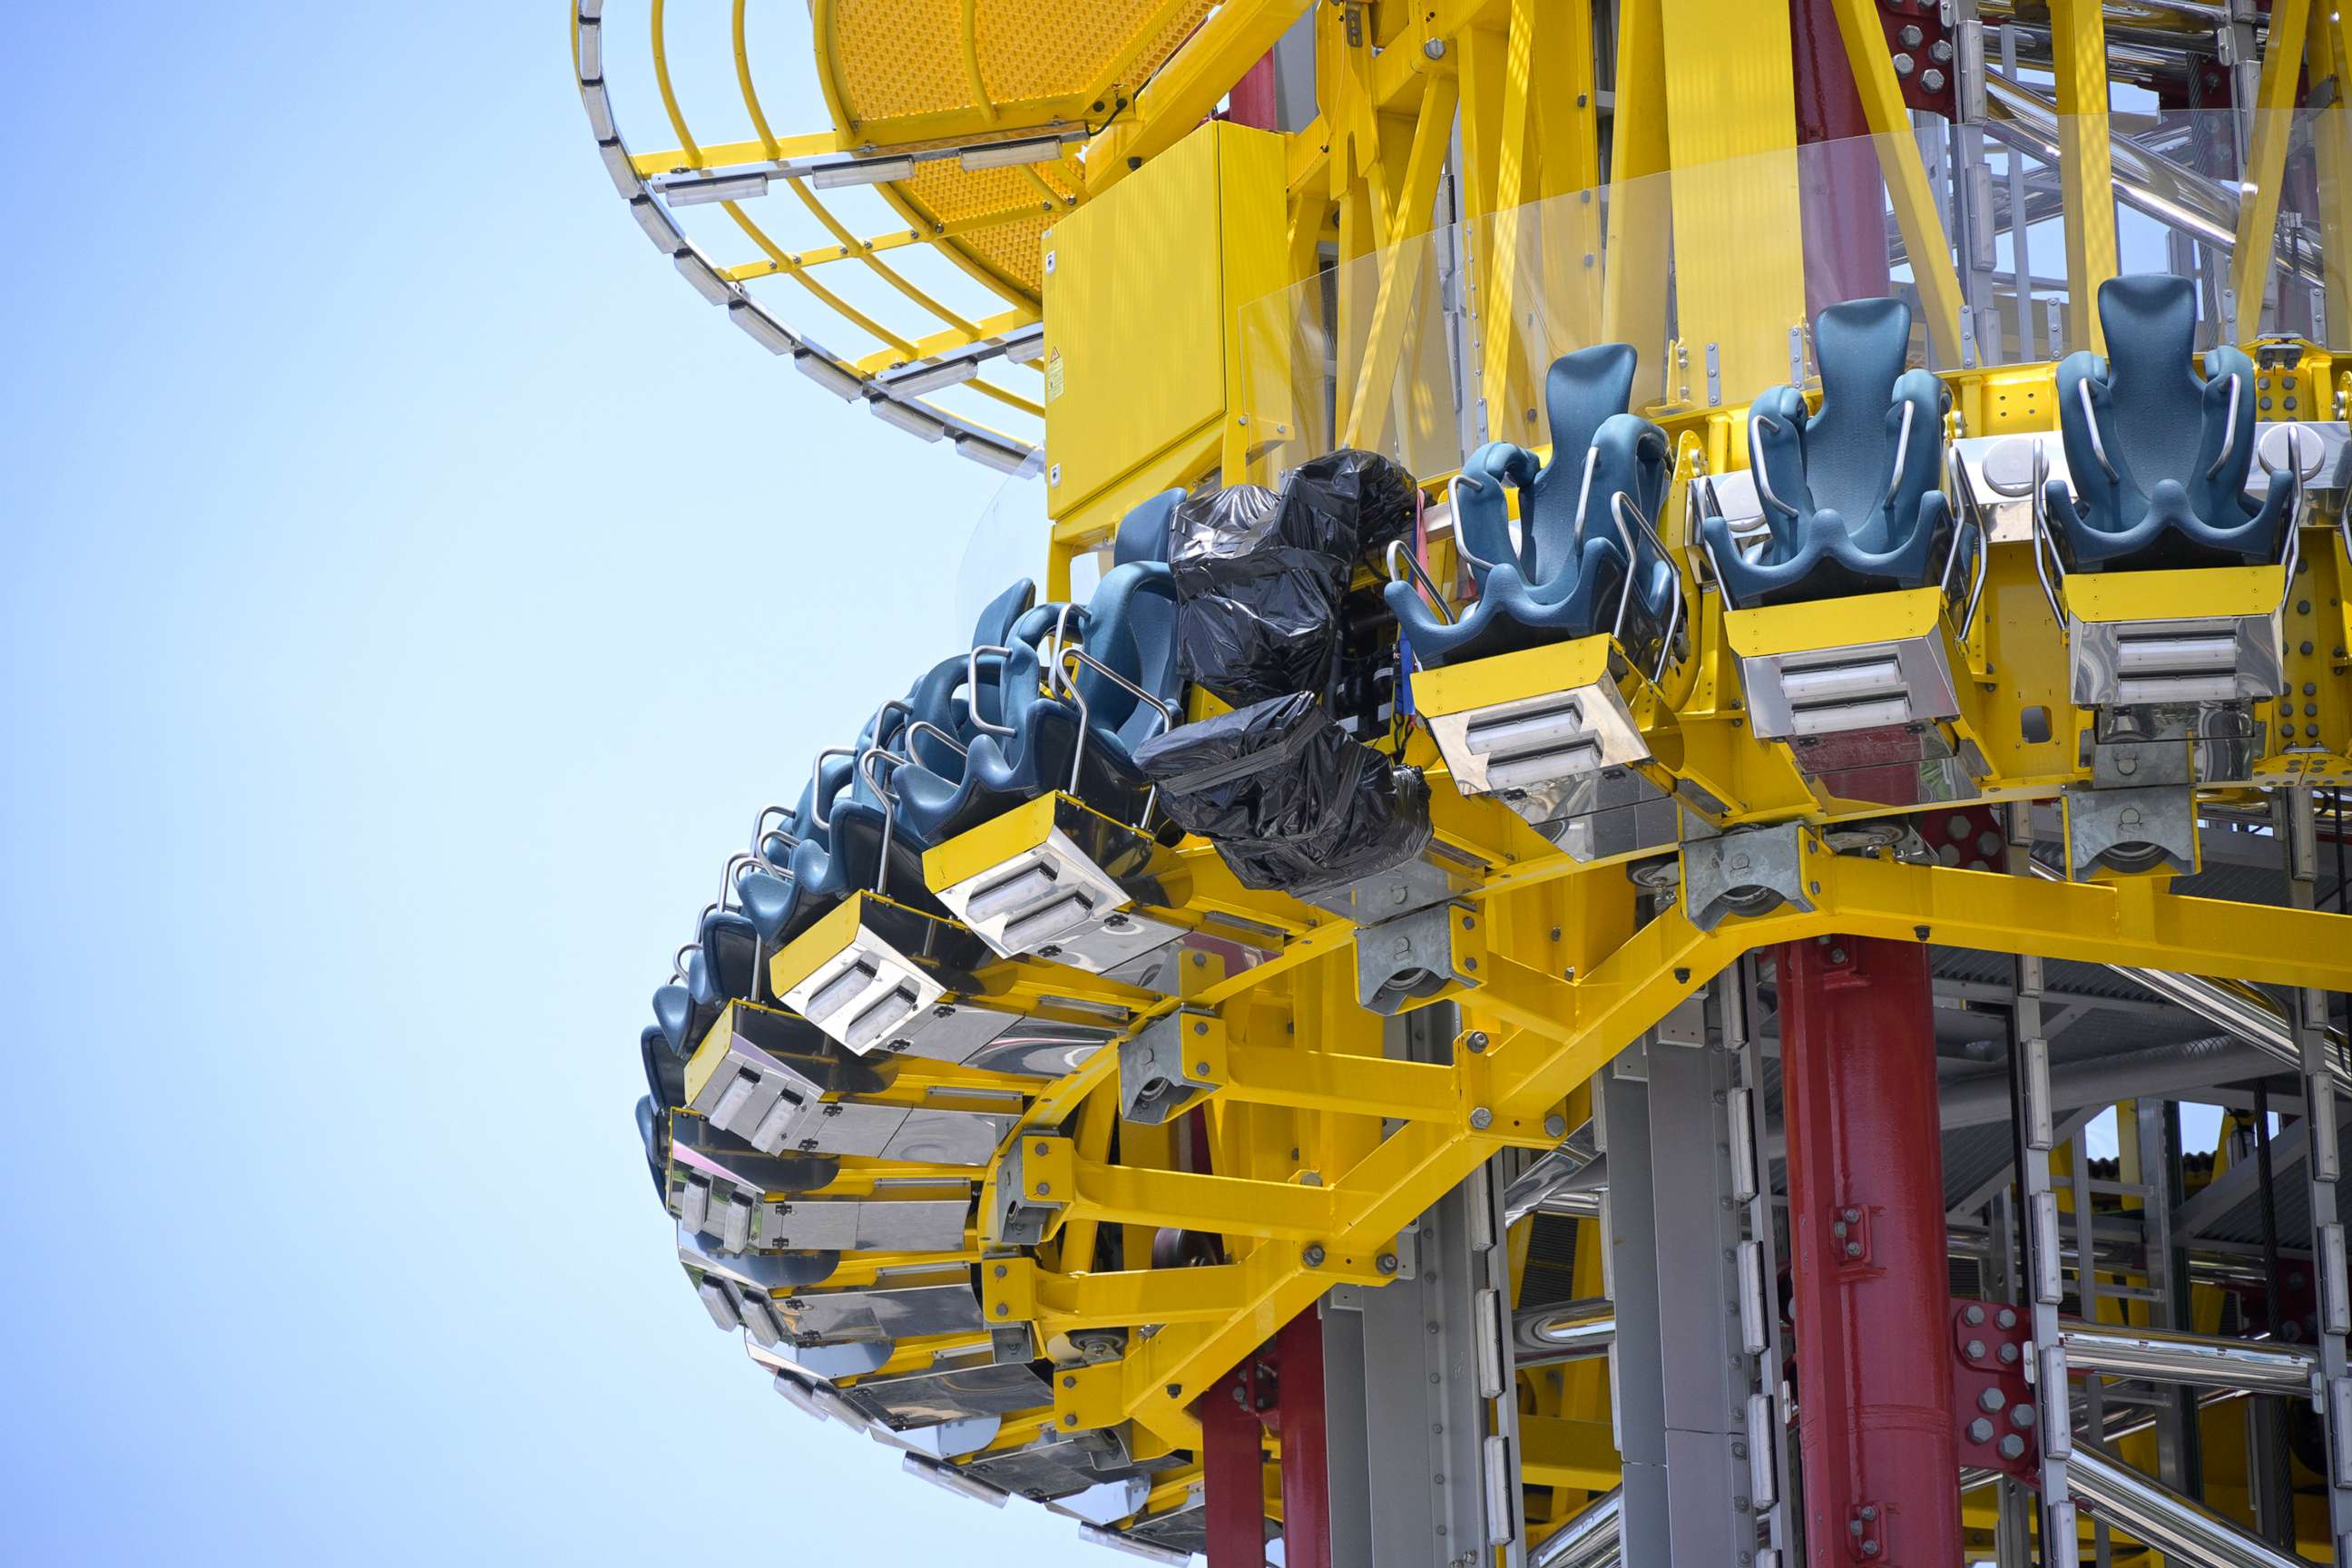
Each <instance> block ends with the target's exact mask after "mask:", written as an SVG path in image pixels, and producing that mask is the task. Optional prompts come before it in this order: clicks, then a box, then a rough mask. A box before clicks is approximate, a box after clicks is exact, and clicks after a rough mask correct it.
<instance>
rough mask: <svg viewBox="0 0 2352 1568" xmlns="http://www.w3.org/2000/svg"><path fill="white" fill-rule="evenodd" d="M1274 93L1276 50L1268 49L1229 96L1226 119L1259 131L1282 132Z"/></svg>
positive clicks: (1243, 74)
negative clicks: (1277, 119)
mask: <svg viewBox="0 0 2352 1568" xmlns="http://www.w3.org/2000/svg"><path fill="white" fill-rule="evenodd" d="M1276 117H1277V116H1276V108H1275V93H1274V51H1273V50H1271V49H1268V50H1267V51H1266V52H1265V56H1264V57H1263V58H1260V59H1259V61H1258V62H1257V64H1255V65H1254V66H1252V67H1250V68H1249V69H1247V70H1246V71H1244V72H1243V73H1242V79H1241V80H1239V81H1237V82H1235V83H1234V90H1233V91H1232V92H1231V93H1229V94H1228V95H1226V110H1225V118H1226V119H1228V120H1230V121H1233V122H1234V124H1235V125H1246V126H1249V127H1250V128H1251V129H1252V130H1255V131H1273V130H1276V129H1278V127H1277V126H1276V123H1275V121H1276Z"/></svg>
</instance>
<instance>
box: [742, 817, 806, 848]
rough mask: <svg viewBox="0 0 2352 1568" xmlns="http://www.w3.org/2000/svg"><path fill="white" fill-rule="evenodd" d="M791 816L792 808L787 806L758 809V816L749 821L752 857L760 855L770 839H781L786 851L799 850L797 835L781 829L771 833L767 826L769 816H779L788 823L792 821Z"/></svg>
mask: <svg viewBox="0 0 2352 1568" xmlns="http://www.w3.org/2000/svg"><path fill="white" fill-rule="evenodd" d="M771 816H780V817H782V818H783V819H784V820H786V821H787V822H789V821H791V820H792V816H793V808H792V807H791V806H788V805H763V806H761V808H760V815H759V816H755V817H753V818H752V819H751V853H752V854H754V855H758V854H761V852H762V851H763V850H764V849H765V847H766V846H767V842H768V840H769V839H770V838H781V839H782V840H783V841H784V847H785V848H787V849H797V848H799V847H800V843H801V840H800V836H799V835H798V834H796V833H793V832H791V831H789V830H788V829H785V828H782V827H779V828H775V829H773V830H771V829H770V828H769V826H768V818H769V817H771Z"/></svg>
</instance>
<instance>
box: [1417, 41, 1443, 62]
mask: <svg viewBox="0 0 2352 1568" xmlns="http://www.w3.org/2000/svg"><path fill="white" fill-rule="evenodd" d="M1421 52H1422V53H1423V54H1424V55H1427V56H1428V57H1429V58H1431V59H1433V60H1442V59H1444V58H1445V40H1444V38H1432V39H1430V40H1429V42H1427V43H1425V44H1423V45H1422V46H1421Z"/></svg>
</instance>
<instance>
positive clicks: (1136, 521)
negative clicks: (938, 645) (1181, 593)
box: [996, 488, 1184, 641]
mask: <svg viewBox="0 0 2352 1568" xmlns="http://www.w3.org/2000/svg"><path fill="white" fill-rule="evenodd" d="M1183 499H1184V492H1183V490H1182V489H1181V488H1180V489H1172V490H1161V491H1160V493H1159V494H1158V495H1156V496H1153V497H1152V498H1151V499H1150V500H1147V501H1145V502H1143V503H1142V504H1141V505H1139V506H1136V507H1132V508H1129V510H1128V514H1127V515H1126V516H1125V517H1123V518H1120V519H1119V520H1118V535H1117V536H1116V537H1115V538H1114V539H1113V540H1112V541H1111V547H1110V558H1111V565H1112V567H1113V569H1117V568H1118V567H1121V566H1129V565H1133V564H1134V563H1136V562H1139V561H1159V562H1162V563H1164V562H1166V561H1167V559H1168V520H1169V519H1170V517H1171V516H1172V515H1174V513H1175V510H1176V503H1177V502H1178V501H1180V500H1183ZM996 640H998V641H1002V640H1003V639H1002V638H998V639H996Z"/></svg>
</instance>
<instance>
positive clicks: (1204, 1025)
mask: <svg viewBox="0 0 2352 1568" xmlns="http://www.w3.org/2000/svg"><path fill="white" fill-rule="evenodd" d="M1192 1032H1193V1033H1194V1034H1196V1035H1205V1034H1207V1033H1208V1032H1209V1023H1208V1020H1207V1019H1205V1018H1203V1019H1202V1020H1201V1021H1200V1022H1199V1023H1197V1024H1195V1025H1193V1026H1192Z"/></svg>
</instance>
